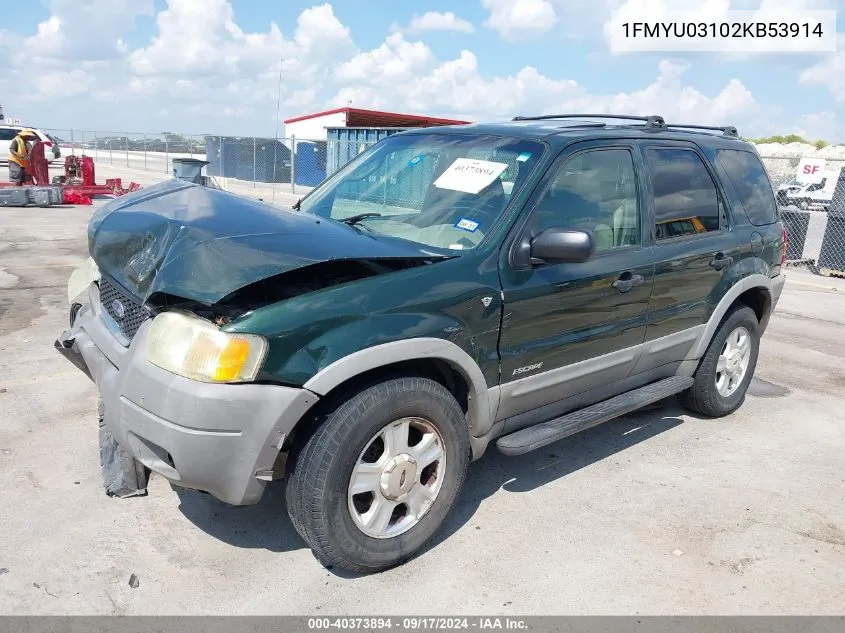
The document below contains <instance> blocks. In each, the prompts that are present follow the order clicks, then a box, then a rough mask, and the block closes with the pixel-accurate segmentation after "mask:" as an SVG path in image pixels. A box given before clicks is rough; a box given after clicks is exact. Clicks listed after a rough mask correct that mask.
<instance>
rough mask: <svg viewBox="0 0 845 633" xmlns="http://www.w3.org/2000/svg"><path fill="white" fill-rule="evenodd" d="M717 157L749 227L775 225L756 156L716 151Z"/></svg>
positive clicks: (768, 188) (772, 198)
mask: <svg viewBox="0 0 845 633" xmlns="http://www.w3.org/2000/svg"><path fill="white" fill-rule="evenodd" d="M717 156H718V159H719V162H720V163H721V165H722V167H724V169H725V171H726V172H727V173H728V179H730V181H731V184H732V185H733V188H734V190H735V191H736V195H737V197H738V199H739V202H740V203H741V204H742V207H743V208H744V209H745V214H746V215H747V216H748V220H749V221H750V222H751V224H753V225H754V226H763V225H766V224H774V223H775V222H777V204H776V203H775V196H774V193H773V191H772V185H771V182H770V181H769V177H768V175H767V174H766V168H765V167H763V163H761V162H760V159H759V158H757V155H756V154H753V153H751V152H745V151H741V150H736V149H720V150H719V151H718V153H717Z"/></svg>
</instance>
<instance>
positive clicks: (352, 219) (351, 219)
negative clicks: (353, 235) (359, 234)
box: [341, 213, 381, 226]
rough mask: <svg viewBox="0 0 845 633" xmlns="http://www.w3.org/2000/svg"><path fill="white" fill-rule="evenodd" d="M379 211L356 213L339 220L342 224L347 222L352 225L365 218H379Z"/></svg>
mask: <svg viewBox="0 0 845 633" xmlns="http://www.w3.org/2000/svg"><path fill="white" fill-rule="evenodd" d="M380 217H381V213H359V214H358V215H351V216H349V217H348V218H343V220H341V222H343V223H344V224H348V225H349V226H354V225H356V224H358V222H360V221H361V220H366V219H367V218H380Z"/></svg>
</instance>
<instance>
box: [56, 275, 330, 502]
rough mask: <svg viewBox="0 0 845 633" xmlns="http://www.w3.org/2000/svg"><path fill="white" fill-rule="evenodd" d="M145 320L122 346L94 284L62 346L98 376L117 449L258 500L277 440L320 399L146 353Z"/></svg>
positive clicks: (174, 474)
mask: <svg viewBox="0 0 845 633" xmlns="http://www.w3.org/2000/svg"><path fill="white" fill-rule="evenodd" d="M148 327H149V322H147V323H145V324H144V325H142V326H141V328H140V329H139V330H138V333H137V334H136V335H135V337H134V339H133V340H132V343H131V344H130V345H129V347H124V346H122V345H121V344H120V343H118V341H117V340H116V339H115V337H114V335H113V334H112V333H111V331H110V330H109V329H108V328H107V327H106V325H105V322H104V320H103V318H102V316H101V305H100V302H99V293H98V290H97V285H96V284H91V286H89V289H88V297H87V302H86V303H85V304H84V305H83V307H82V308H81V309H80V310H79V312H78V314H77V316H76V319H75V320H74V323H73V326H72V327H71V329H70V330H69V331H67V332H64V333H63V334H62V335H61V336H60V337H59V339H58V340H57V341H56V348H57V349H58V350H59V351H60V352H61V353H62V354H63V355H64V356H65V357H66V358H68V359H69V360H70V361H71V362H73V363H74V364H75V365H76V366H77V367H79V368H80V369H81V370H83V371H85V373H86V374H88V376H89V377H90V378H91V379H92V380H93V381H94V382H95V383H96V384H97V388H98V389H99V391H100V395H101V396H102V398H103V404H104V409H105V416H104V422H105V425H106V427H107V428H108V430H109V431H110V433H111V434H112V435H113V436H114V437H115V439H116V440H117V441H118V443H119V444H120V445H121V447H122V448H123V449H124V450H125V451H127V452H128V453H129V454H131V455H132V456H133V457H134V458H135V459H137V460H138V461H140V462H141V463H143V464H144V465H145V466H146V467H147V468H149V469H150V470H152V471H153V472H156V473H158V474H159V475H161V476H163V477H165V478H166V479H168V480H169V481H171V482H173V483H174V484H176V485H179V486H183V487H186V488H193V489H197V490H203V491H206V492H209V493H211V494H212V495H214V496H215V497H217V498H218V499H220V500H222V501H225V502H226V503H230V504H233V505H248V504H252V503H256V502H258V501H259V499H260V498H261V495H262V494H263V492H264V486H265V485H266V482H267V481H268V480H269V479H270V478H271V472H272V470H273V466H274V464H275V462H276V459H277V457H278V454H279V448H280V447H281V445H282V442H283V441H284V439H285V437H286V436H288V435H289V434H290V432H291V430H292V429H293V427H294V426H295V425H296V423H297V422H298V421H299V420H300V419H301V418H302V416H303V415H304V414H305V413H306V412H307V411H308V409H310V408H311V406H313V405H314V403H315V402H317V400H318V397H317V396H316V395H315V394H313V393H311V392H310V391H307V390H304V389H297V388H291V387H281V386H276V385H256V384H232V385H221V384H208V383H202V382H197V381H194V380H189V379H187V378H183V377H181V376H177V375H175V374H172V373H170V372H167V371H165V370H163V369H160V368H159V367H156V366H155V365H153V364H151V363H150V362H148V361H147V359H146V357H145V347H146V346H145V344H144V343H145V340H146V335H147V330H148Z"/></svg>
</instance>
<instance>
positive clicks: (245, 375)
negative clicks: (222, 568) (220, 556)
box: [55, 181, 445, 505]
mask: <svg viewBox="0 0 845 633" xmlns="http://www.w3.org/2000/svg"><path fill="white" fill-rule="evenodd" d="M88 244H89V253H90V255H91V257H90V259H89V260H88V261H86V262H85V263H84V264H83V266H81V267H80V268H79V269H78V270H77V271H75V272H74V273H73V275H72V276H71V279H70V280H69V284H68V300H69V302H70V329H69V330H67V331H66V332H63V333H62V335H61V336H59V338H58V339H57V340H56V342H55V347H56V349H57V351H58V352H59V353H61V354H62V355H63V356H64V357H65V358H67V359H68V361H69V362H71V363H72V364H73V365H74V366H76V367H78V368H79V369H80V370H81V371H83V372H84V373H85V374H86V375H87V376H88V377H89V378H90V379H91V380H93V381H94V382H95V383H96V384H97V387H98V390H99V392H100V395H101V412H102V413H101V433H100V442H101V445H100V455H101V466H102V473H103V482H104V485H105V487H106V490H107V492H108V493H109V494H111V495H114V496H121V497H124V496H132V495H135V494H143V492H144V489H145V487H146V479H147V475H148V474H149V472H150V471H154V472H157V473H159V474H161V475H162V476H164V477H165V478H166V479H168V480H169V481H171V482H173V483H175V484H177V485H180V486H184V487H187V488H194V489H198V490H203V491H206V492H210V493H211V494H213V495H214V496H216V497H217V498H219V499H221V500H223V501H225V502H227V503H231V504H235V505H243V504H249V503H255V502H256V501H257V500H258V499H259V498H260V496H261V492H262V490H263V485H264V483H265V480H266V477H267V475H266V474H267V472H270V471H271V470H272V469H273V467H274V460H275V459H276V458H277V457H278V454H279V450H280V448H281V446H282V442H283V441H284V438H285V437H286V436H287V435H288V434H289V433H290V431H291V429H292V428H293V426H294V425H295V424H296V423H297V422H298V420H299V419H300V417H301V416H302V415H304V412H306V411H307V410H308V408H310V407H311V406H312V405H313V404H314V403H315V402H316V401H317V399H318V396H316V395H315V394H313V393H310V392H308V391H306V390H304V389H302V388H299V387H295V386H280V385H278V384H276V385H271V384H264V383H263V382H262V381H261V380H259V379H258V378H259V373H260V371H261V367H262V364H263V361H264V359H265V358H266V356H267V354H268V353H269V343H270V341H269V340H268V339H266V338H265V337H264V336H261V335H258V334H251V333H248V332H235V331H227V329H226V328H225V326H226V325H228V324H230V323H231V322H233V321H235V320H237V319H239V318H240V317H243V316H244V315H246V314H247V313H249V312H252V311H255V310H258V309H260V308H262V307H265V306H268V305H272V304H277V303H279V302H284V301H286V300H289V299H292V298H294V297H298V296H301V295H304V294H307V293H312V292H317V291H319V290H322V289H326V288H329V287H333V286H338V285H341V284H347V283H351V282H355V281H357V280H362V279H366V278H371V277H375V276H378V275H383V274H387V273H391V272H395V271H399V270H403V269H407V268H413V267H417V266H422V265H425V264H428V263H431V262H433V261H436V260H439V259H444V258H445V256H444V255H442V254H437V253H432V252H427V251H425V250H421V248H420V247H418V246H415V245H411V244H408V243H403V242H401V241H399V240H390V239H375V238H374V237H372V236H370V235H367V234H364V233H362V232H359V231H358V230H356V229H355V228H353V227H350V226H346V225H343V224H341V223H336V222H332V221H328V220H323V219H320V218H316V217H314V216H307V215H305V214H301V213H296V212H294V211H292V210H285V209H280V208H276V207H272V206H270V205H267V204H265V203H261V202H258V201H253V200H249V199H246V198H241V197H238V196H234V195H231V194H228V193H226V192H223V191H220V190H216V189H209V188H207V187H201V186H198V185H193V184H190V183H185V182H181V181H169V182H166V183H163V184H161V185H157V186H154V187H150V188H147V189H145V190H143V191H141V192H137V193H136V194H130V195H129V196H126V197H124V198H121V199H119V200H115V201H113V202H112V203H110V204H108V205H105V206H104V207H102V208H101V209H100V210H99V211H98V212H97V213H96V214H95V215H94V217H93V218H92V220H91V223H90V224H89V230H88ZM208 455H215V456H217V457H215V459H214V460H209V459H208V458H207V456H208Z"/></svg>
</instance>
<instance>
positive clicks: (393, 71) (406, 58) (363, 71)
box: [335, 33, 435, 85]
mask: <svg viewBox="0 0 845 633" xmlns="http://www.w3.org/2000/svg"><path fill="white" fill-rule="evenodd" d="M434 61H435V59H434V54H433V53H432V52H431V49H429V48H428V46H426V45H425V44H423V43H422V42H408V41H407V40H405V38H404V36H403V35H402V34H401V33H393V34H392V35H390V36H388V38H387V40H386V41H385V42H384V44H382V45H381V46H379V47H378V48H376V49H374V50H372V51H369V52H367V53H359V54H358V55H356V56H355V57H353V58H352V59H350V60H349V61H347V62H344V63H343V64H341V65H339V66H338V67H337V70H336V71H335V77H336V78H337V79H338V80H339V81H341V82H346V83H357V82H369V83H372V84H373V85H381V84H391V85H395V82H402V81H410V80H411V79H413V78H414V77H415V76H417V75H418V73H420V72H421V71H424V70H426V69H427V68H429V67H430V66H431V65H432V64H433V63H434Z"/></svg>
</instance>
